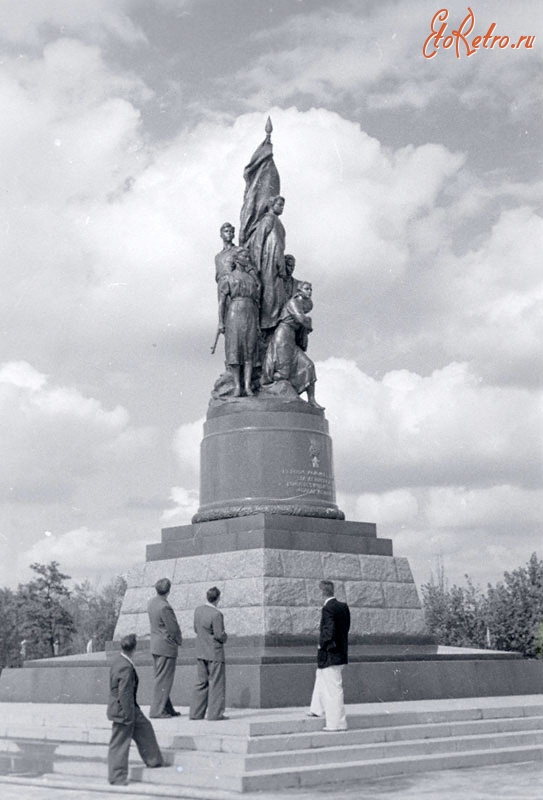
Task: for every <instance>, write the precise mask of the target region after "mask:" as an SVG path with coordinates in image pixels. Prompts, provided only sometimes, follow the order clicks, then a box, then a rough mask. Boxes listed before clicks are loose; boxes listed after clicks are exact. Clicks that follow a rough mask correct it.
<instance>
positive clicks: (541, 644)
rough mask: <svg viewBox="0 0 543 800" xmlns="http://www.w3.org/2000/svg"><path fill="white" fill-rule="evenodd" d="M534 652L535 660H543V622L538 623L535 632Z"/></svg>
mask: <svg viewBox="0 0 543 800" xmlns="http://www.w3.org/2000/svg"><path fill="white" fill-rule="evenodd" d="M534 650H535V654H536V656H537V658H543V622H540V623H539V625H538V626H537V630H536V632H535V637H534Z"/></svg>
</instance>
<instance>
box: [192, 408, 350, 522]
mask: <svg viewBox="0 0 543 800" xmlns="http://www.w3.org/2000/svg"><path fill="white" fill-rule="evenodd" d="M258 512H268V513H277V514H294V515H296V516H302V517H324V518H327V519H344V514H343V512H341V511H340V510H339V509H338V507H337V506H336V490H335V484H334V471H333V465H332V440H331V438H330V436H329V434H328V422H327V421H326V419H325V417H324V412H323V410H322V409H317V408H314V407H313V406H310V405H309V404H308V403H305V402H304V401H303V400H294V401H290V402H285V401H284V400H279V399H277V398H273V397H270V398H247V397H245V398H239V399H238V400H237V401H233V402H229V403H222V404H220V403H219V404H215V405H214V406H212V407H211V408H210V410H209V412H208V415H207V420H206V423H205V425H204V438H203V440H202V446H201V458H200V508H199V509H198V513H197V514H196V515H195V516H194V518H193V522H204V521H207V520H212V519H225V518H228V517H241V516H245V515H247V514H255V513H258Z"/></svg>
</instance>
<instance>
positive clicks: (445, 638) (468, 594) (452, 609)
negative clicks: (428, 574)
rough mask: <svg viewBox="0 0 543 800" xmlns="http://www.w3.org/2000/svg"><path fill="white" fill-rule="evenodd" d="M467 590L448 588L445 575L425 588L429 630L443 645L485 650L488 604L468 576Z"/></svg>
mask: <svg viewBox="0 0 543 800" xmlns="http://www.w3.org/2000/svg"><path fill="white" fill-rule="evenodd" d="M466 580H467V587H466V588H462V587H461V586H456V585H454V586H452V587H451V588H450V589H449V588H448V586H447V584H446V582H445V580H444V578H443V576H441V578H440V580H439V582H438V583H436V582H435V581H430V583H427V584H426V585H424V586H422V587H421V590H422V596H423V606H424V612H425V617H426V624H427V627H428V630H429V631H430V632H431V633H432V634H433V635H434V636H435V637H436V639H437V641H438V642H439V644H444V645H449V646H454V647H469V646H471V647H485V644H486V630H487V625H486V601H485V598H484V596H483V595H482V594H481V592H480V590H479V589H477V588H476V587H475V586H473V584H472V582H471V581H470V579H469V577H468V576H467V575H466Z"/></svg>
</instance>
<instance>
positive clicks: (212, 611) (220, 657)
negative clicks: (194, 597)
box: [194, 605, 228, 661]
mask: <svg viewBox="0 0 543 800" xmlns="http://www.w3.org/2000/svg"><path fill="white" fill-rule="evenodd" d="M194 630H195V631H196V658H202V659H203V660H204V661H224V647H223V645H224V643H225V642H226V639H227V638H228V637H227V635H226V632H225V630H224V617H223V615H222V613H221V612H220V611H219V609H218V608H213V607H212V606H207V605H206V606H198V608H197V609H196V611H195V612H194Z"/></svg>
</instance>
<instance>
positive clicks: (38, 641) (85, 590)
mask: <svg viewBox="0 0 543 800" xmlns="http://www.w3.org/2000/svg"><path fill="white" fill-rule="evenodd" d="M59 567H60V565H59V563H58V562H57V561H51V562H50V563H49V564H38V563H35V564H31V565H30V569H31V570H32V571H33V572H34V578H33V579H32V580H31V581H29V582H28V583H25V584H19V586H18V587H17V589H16V590H12V589H0V668H2V667H18V666H21V664H22V662H23V661H25V660H26V659H32V658H49V657H51V656H57V655H72V654H74V653H84V652H86V651H87V650H92V651H99V650H104V649H105V644H106V642H107V641H110V640H111V639H113V633H114V631H115V625H116V623H117V617H118V616H119V611H120V608H121V602H122V599H123V596H124V593H125V591H126V582H125V580H124V579H123V578H121V577H117V578H114V579H113V580H111V581H110V582H109V583H107V584H106V585H105V586H103V587H102V588H96V587H94V586H93V585H92V584H91V583H90V581H83V583H76V584H74V585H73V586H72V587H70V586H69V584H68V582H69V581H70V580H71V579H70V576H69V575H65V574H64V573H63V572H61V571H60V569H59Z"/></svg>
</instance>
